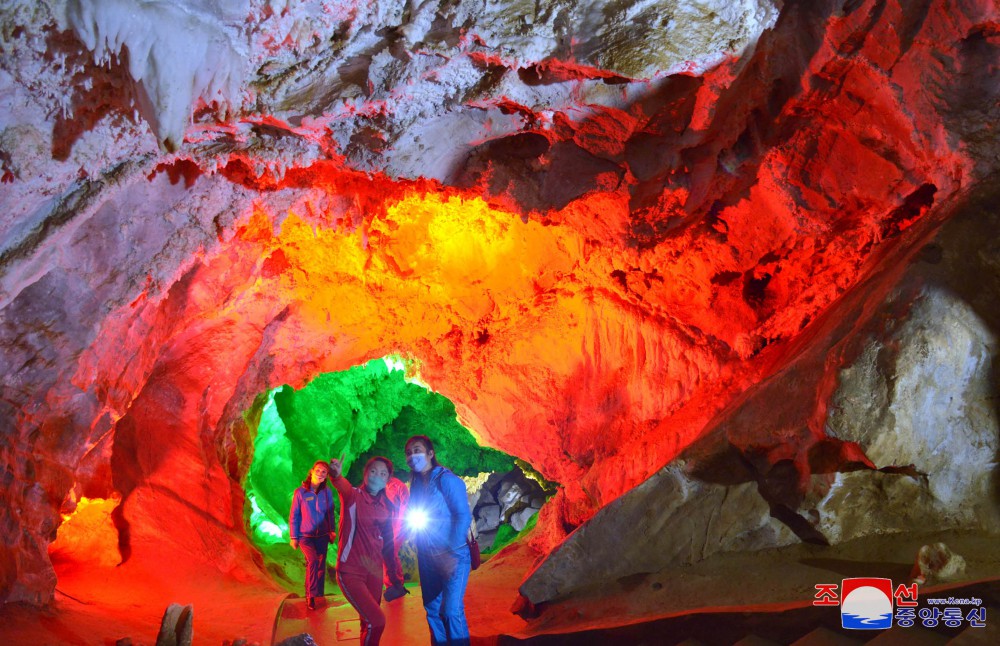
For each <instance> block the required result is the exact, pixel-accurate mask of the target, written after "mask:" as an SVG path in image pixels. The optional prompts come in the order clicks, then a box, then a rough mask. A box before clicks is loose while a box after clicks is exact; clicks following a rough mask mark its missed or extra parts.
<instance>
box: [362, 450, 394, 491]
mask: <svg viewBox="0 0 1000 646" xmlns="http://www.w3.org/2000/svg"><path fill="white" fill-rule="evenodd" d="M391 477H392V462H391V461H390V460H389V458H384V457H382V456H381V455H376V456H375V457H373V458H372V459H371V460H368V463H367V464H365V475H364V478H365V489H367V490H368V493H370V494H372V495H375V494H377V493H378V492H380V491H382V490H383V489H385V486H386V485H387V484H388V483H389V478H391Z"/></svg>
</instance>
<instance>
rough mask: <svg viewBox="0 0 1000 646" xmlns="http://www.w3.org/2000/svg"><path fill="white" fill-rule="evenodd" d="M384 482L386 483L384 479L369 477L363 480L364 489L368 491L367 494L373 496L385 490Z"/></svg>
mask: <svg viewBox="0 0 1000 646" xmlns="http://www.w3.org/2000/svg"><path fill="white" fill-rule="evenodd" d="M386 482H388V481H387V480H386V479H385V478H382V477H380V476H373V475H370V476H368V478H366V479H365V488H366V489H368V493H370V494H372V495H375V494H377V493H378V492H380V491H382V490H383V489H385V485H386Z"/></svg>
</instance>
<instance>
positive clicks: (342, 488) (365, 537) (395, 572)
mask: <svg viewBox="0 0 1000 646" xmlns="http://www.w3.org/2000/svg"><path fill="white" fill-rule="evenodd" d="M333 486H334V487H336V489H337V493H339V494H340V541H339V542H338V551H337V569H338V570H339V571H341V572H344V573H351V574H371V575H372V576H377V577H379V578H382V572H383V570H382V567H383V564H384V566H385V572H386V573H388V575H389V580H390V581H391V582H392V583H394V584H396V583H402V582H403V568H402V566H401V565H400V563H399V554H398V553H397V552H396V547H395V542H394V541H393V535H392V519H393V513H394V511H395V510H394V508H393V506H392V503H391V502H389V498H388V497H387V496H386V495H385V489H383V490H382V491H380V492H378V494H377V495H375V496H373V495H371V494H370V493H368V490H367V489H365V488H364V487H354V486H351V483H350V482H348V480H347V478H345V477H343V476H338V477H336V478H333Z"/></svg>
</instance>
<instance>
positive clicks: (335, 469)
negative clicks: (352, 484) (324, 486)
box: [330, 454, 344, 478]
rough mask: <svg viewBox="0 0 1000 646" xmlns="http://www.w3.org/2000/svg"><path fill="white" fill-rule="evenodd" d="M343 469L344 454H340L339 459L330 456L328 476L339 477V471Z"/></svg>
mask: <svg viewBox="0 0 1000 646" xmlns="http://www.w3.org/2000/svg"><path fill="white" fill-rule="evenodd" d="M343 470H344V454H341V456H340V459H339V460H338V459H337V458H330V477H331V478H337V477H340V474H341V472H342V471H343Z"/></svg>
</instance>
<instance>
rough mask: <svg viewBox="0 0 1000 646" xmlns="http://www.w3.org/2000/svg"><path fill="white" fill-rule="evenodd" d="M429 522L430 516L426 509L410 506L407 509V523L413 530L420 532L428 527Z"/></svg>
mask: <svg viewBox="0 0 1000 646" xmlns="http://www.w3.org/2000/svg"><path fill="white" fill-rule="evenodd" d="M428 522H430V516H428V515H427V510H426V509H421V508H420V507H410V508H409V509H407V510H406V525H407V527H409V528H410V529H411V530H413V531H415V532H419V531H421V530H423V529H426V527H427V524H428Z"/></svg>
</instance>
